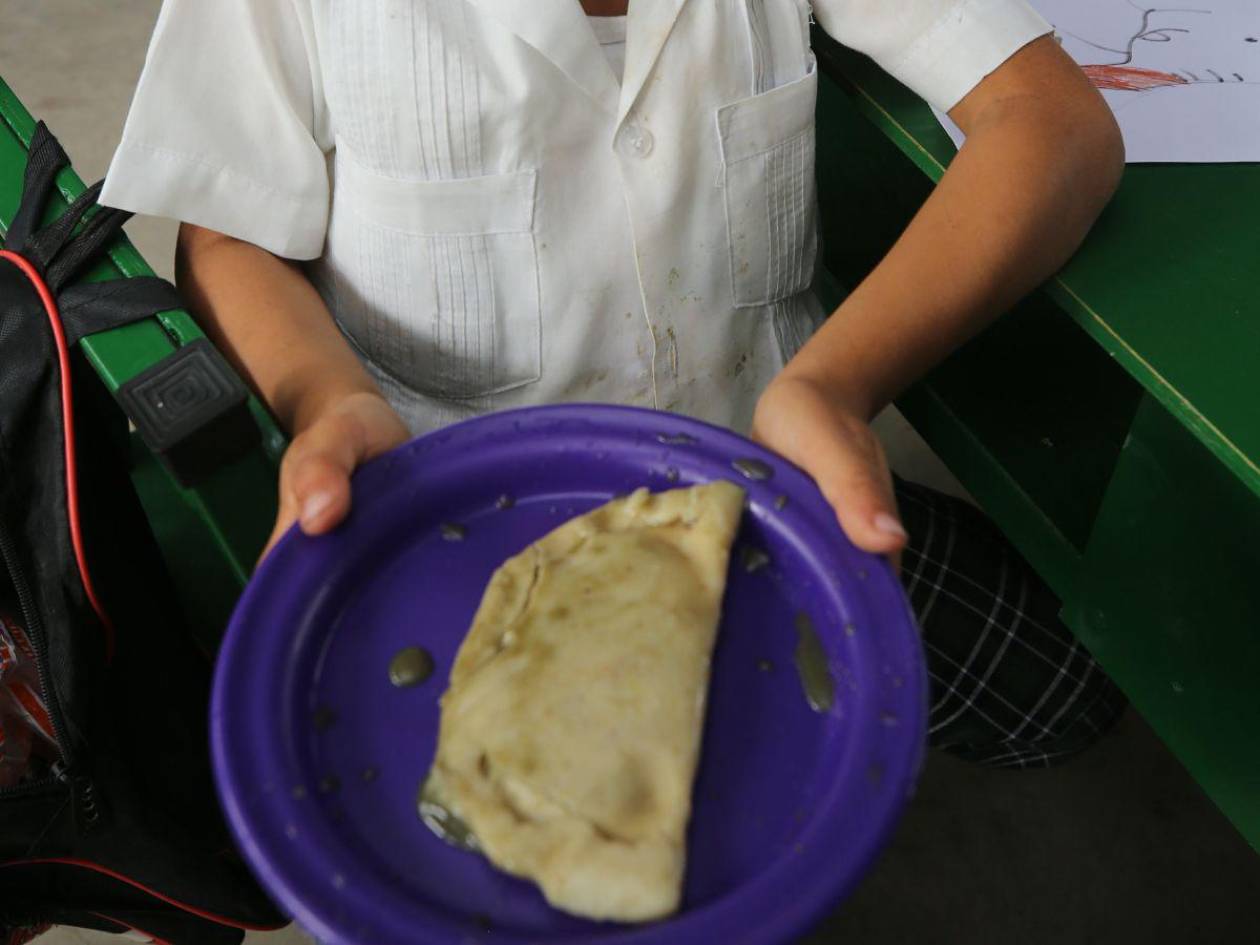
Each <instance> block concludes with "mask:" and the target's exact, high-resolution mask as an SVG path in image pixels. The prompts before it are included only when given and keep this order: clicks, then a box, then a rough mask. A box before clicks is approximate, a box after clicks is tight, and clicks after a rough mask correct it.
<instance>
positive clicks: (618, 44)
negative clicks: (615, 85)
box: [586, 16, 626, 82]
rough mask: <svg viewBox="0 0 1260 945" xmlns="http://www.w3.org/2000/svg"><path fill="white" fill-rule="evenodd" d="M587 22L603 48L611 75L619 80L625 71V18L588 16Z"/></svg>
mask: <svg viewBox="0 0 1260 945" xmlns="http://www.w3.org/2000/svg"><path fill="white" fill-rule="evenodd" d="M586 19H587V22H588V23H590V24H591V29H592V30H594V31H595V38H596V39H597V40H598V41H599V46H600V48H601V49H602V50H604V55H605V56H606V57H607V59H608V64H609V65H610V66H612V71H613V75H615V76H616V77H617V81H618V82H620V81H621V77H622V75H624V74H625V71H626V18H625V17H624V16H588V17H587V18H586Z"/></svg>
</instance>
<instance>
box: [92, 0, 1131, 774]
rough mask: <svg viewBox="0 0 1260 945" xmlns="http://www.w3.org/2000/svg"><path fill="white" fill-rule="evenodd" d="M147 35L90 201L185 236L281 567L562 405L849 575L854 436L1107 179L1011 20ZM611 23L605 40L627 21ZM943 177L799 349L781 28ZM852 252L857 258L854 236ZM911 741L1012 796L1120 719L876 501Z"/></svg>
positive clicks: (461, 25)
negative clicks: (727, 441)
mask: <svg viewBox="0 0 1260 945" xmlns="http://www.w3.org/2000/svg"><path fill="white" fill-rule="evenodd" d="M626 8H627V2H626V0H581V2H579V0H359V2H354V3H338V2H333V0H214V2H213V3H206V2H203V0H166V2H165V4H164V6H163V8H162V12H161V14H160V16H159V18H158V23H157V27H156V29H155V32H154V36H153V39H152V43H151V46H150V49H149V54H148V58H147V61H146V63H145V68H144V73H143V75H142V76H141V79H140V83H139V86H138V89H137V91H136V96H135V100H134V102H133V104H132V108H131V113H130V115H129V117H128V119H127V124H126V128H125V131H124V134H123V139H122V143H121V144H120V146H119V148H118V151H117V153H116V155H115V157H114V160H113V163H112V165H111V167H110V170H109V174H108V177H107V180H106V187H105V191H104V194H103V197H102V200H103V201H104V202H105V203H108V204H111V205H113V206H118V207H123V208H126V209H129V210H135V211H138V212H141V213H150V214H158V215H165V216H170V217H174V218H176V219H179V220H181V221H183V224H184V225H183V226H182V227H181V230H180V237H179V243H178V247H177V256H176V267H177V277H178V281H179V284H180V287H181V289H182V290H183V291H184V293H185V295H186V297H187V298H188V301H189V303H190V305H191V306H192V308H193V309H194V310H195V312H196V313H197V314H198V316H199V317H200V320H201V322H202V324H203V325H204V326H205V328H206V329H207V331H208V332H209V333H210V334H211V335H212V337H213V338H214V340H215V341H216V342H217V343H218V345H219V346H220V348H221V349H222V350H223V351H225V352H226V353H227V354H228V356H229V357H231V358H232V359H233V361H234V362H235V364H236V365H237V367H238V368H239V370H240V371H241V372H242V374H243V375H244V376H245V377H247V378H248V379H249V380H250V382H251V383H252V384H253V386H254V387H255V389H256V390H257V391H258V392H259V393H260V394H261V396H262V397H263V398H265V399H266V401H267V402H268V404H270V406H271V408H272V410H273V411H274V412H275V414H276V416H277V417H278V418H279V420H280V422H281V423H282V424H283V425H284V426H285V427H287V429H288V430H289V431H290V432H291V434H292V435H293V440H292V445H291V446H290V447H289V451H288V453H287V455H286V457H285V460H284V463H283V465H282V469H281V486H280V490H281V491H280V514H279V520H278V522H277V524H276V535H279V534H280V533H281V532H282V531H283V530H284V529H285V528H286V527H287V526H289V525H290V524H292V523H293V522H294V521H295V520H296V521H298V522H300V524H301V527H302V528H303V529H304V530H305V531H307V532H308V533H312V534H315V533H320V532H323V531H327V530H328V529H329V528H332V527H333V526H334V525H335V524H336V523H337V522H338V521H340V519H341V518H342V517H343V516H344V515H345V514H346V511H347V508H348V505H349V501H350V499H349V496H350V493H349V486H348V477H349V475H350V473H351V471H352V470H353V469H354V467H355V466H356V465H357V464H358V463H360V462H362V461H364V460H366V459H368V458H370V457H372V456H374V455H377V454H379V453H381V452H383V451H385V450H387V449H389V448H391V447H393V446H395V445H397V444H399V443H401V442H403V441H404V440H406V439H407V438H408V437H409V436H410V435H412V434H414V433H419V432H422V431H425V430H428V429H432V428H434V427H437V426H440V425H443V424H446V423H449V422H451V421H453V420H456V419H460V418H463V417H468V416H473V415H476V414H478V413H483V412H485V411H488V410H498V409H503V408H507V407H514V406H520V405H525V404H536V403H544V402H550V401H562V400H601V401H614V402H620V403H629V404H638V405H641V406H648V407H659V408H661V409H665V410H676V411H679V412H682V413H686V414H691V415H695V416H699V417H701V418H703V419H706V420H710V421H713V422H716V423H720V424H724V425H727V426H731V427H734V428H736V429H743V430H751V432H752V433H753V435H754V436H756V437H758V438H759V439H760V440H761V441H763V442H764V443H766V444H767V445H768V446H770V447H771V448H773V449H776V450H778V451H779V452H780V453H782V454H783V455H785V456H786V457H788V458H789V459H791V460H793V461H795V462H796V463H797V464H799V465H800V466H802V467H803V468H804V469H806V470H807V471H808V472H809V473H810V474H812V475H813V476H814V478H815V479H816V480H817V482H818V484H819V486H820V487H821V489H822V491H823V493H824V494H825V495H826V496H827V498H828V500H829V501H830V502H831V504H832V505H833V506H834V508H835V511H836V515H837V516H838V518H839V521H840V524H841V525H842V527H843V528H844V530H845V531H846V532H847V533H848V535H849V536H850V537H851V538H852V539H853V541H854V542H856V543H857V544H858V545H860V546H861V547H863V548H866V549H868V550H871V551H874V552H878V553H884V554H890V555H897V554H898V553H900V552H902V550H903V548H905V545H906V541H907V534H906V531H905V529H904V527H903V525H902V523H901V520H900V519H899V517H898V511H897V502H896V500H895V498H894V485H893V479H892V477H891V475H890V473H889V471H888V468H887V465H886V463H885V460H884V457H883V453H882V450H881V448H880V445H879V443H878V442H877V441H876V439H875V437H874V436H873V435H872V433H871V430H870V428H869V426H868V421H869V419H870V418H871V417H872V416H873V415H874V414H875V413H876V412H877V411H878V410H880V409H881V408H882V407H883V406H884V405H885V404H887V403H888V402H889V400H890V399H891V398H892V397H893V396H894V395H895V394H897V393H898V392H899V391H900V390H901V389H902V388H903V387H905V386H906V385H907V384H909V383H910V382H912V381H913V380H914V379H915V378H916V377H918V376H920V375H921V374H922V373H924V372H925V371H926V370H928V369H929V368H930V367H931V366H932V365H933V364H935V363H936V362H937V361H939V360H941V359H942V358H944V357H945V356H946V355H947V354H948V353H949V352H950V351H951V350H953V349H954V348H955V347H957V346H958V345H959V344H960V343H961V342H962V341H964V340H965V339H966V338H967V337H969V336H970V335H971V334H973V333H974V332H976V331H977V330H979V329H980V328H982V327H983V326H984V325H985V324H986V323H987V322H989V321H990V320H991V319H993V318H994V317H996V316H997V315H998V314H999V313H1000V312H1002V311H1003V310H1005V309H1006V308H1008V307H1009V306H1010V305H1011V304H1012V303H1013V302H1015V301H1016V300H1017V299H1018V298H1019V297H1020V296H1021V295H1023V294H1024V293H1025V292H1027V291H1028V290H1029V289H1031V288H1032V287H1034V286H1035V285H1036V284H1037V283H1038V282H1040V281H1041V280H1042V279H1044V278H1045V277H1046V276H1048V275H1049V274H1050V273H1052V272H1053V271H1054V270H1055V269H1056V268H1057V267H1058V266H1059V265H1061V264H1062V262H1063V261H1064V260H1065V259H1066V258H1067V257H1068V255H1069V254H1070V253H1071V252H1072V251H1073V250H1074V249H1075V247H1076V246H1077V244H1078V243H1079V242H1080V240H1081V239H1082V237H1083V236H1084V234H1085V232H1086V230H1087V229H1088V227H1089V225H1090V224H1091V223H1092V221H1093V219H1094V218H1095V216H1096V215H1097V213H1098V212H1099V210H1100V209H1101V207H1102V206H1103V204H1104V203H1105V201H1106V199H1107V198H1108V197H1109V195H1110V194H1111V192H1112V190H1113V189H1114V187H1115V185H1116V183H1117V181H1118V179H1119V175H1120V172H1121V169H1122V166H1123V153H1122V147H1121V144H1120V139H1119V135H1118V132H1117V130H1116V126H1115V122H1114V120H1113V119H1112V117H1111V114H1110V112H1109V111H1108V110H1107V108H1106V106H1105V105H1104V104H1103V102H1102V101H1101V99H1100V98H1099V96H1098V94H1097V93H1096V92H1095V91H1094V90H1093V89H1092V88H1091V86H1090V84H1089V82H1088V81H1087V80H1086V79H1085V78H1084V76H1083V75H1082V73H1081V71H1080V70H1079V69H1078V68H1077V67H1076V66H1075V65H1074V64H1073V63H1072V62H1071V60H1070V59H1068V58H1067V57H1066V55H1065V54H1064V53H1062V52H1061V51H1060V50H1059V48H1058V47H1057V45H1056V44H1055V42H1054V41H1053V39H1052V37H1050V36H1049V35H1047V34H1048V33H1049V32H1050V27H1049V25H1048V24H1047V23H1045V22H1044V21H1043V20H1042V19H1041V18H1040V17H1039V16H1038V15H1037V14H1036V13H1034V12H1033V11H1032V10H1031V8H1029V7H1028V6H1027V5H1026V4H1025V2H1024V0H816V2H815V3H814V4H813V8H812V11H811V8H810V4H809V3H808V2H806V0H633V2H632V3H630V4H629V10H628V11H627V9H626ZM627 12H628V16H627V15H626V14H627ZM811 12H812V14H813V16H816V17H817V19H818V22H819V23H820V24H821V25H822V27H823V28H824V29H826V30H827V31H828V32H829V33H831V34H832V35H834V36H835V37H836V38H837V39H839V40H840V41H842V42H844V43H846V44H848V45H850V46H852V47H855V48H857V49H859V50H862V51H864V52H866V53H868V54H869V55H871V56H872V57H873V58H875V60H876V61H877V62H879V63H880V64H881V65H882V66H883V67H884V68H885V69H887V70H888V71H889V72H891V73H892V74H893V75H894V76H896V77H897V78H899V79H900V80H901V81H903V82H905V83H906V84H907V85H909V86H910V87H911V88H912V89H914V90H915V91H916V92H918V93H919V94H921V95H922V96H924V97H925V98H926V99H928V100H929V101H930V102H932V103H933V104H935V105H937V106H939V107H941V108H943V109H946V110H948V112H949V114H950V116H951V117H952V118H953V119H954V120H955V121H956V122H957V124H958V125H960V126H961V127H962V128H963V130H964V131H965V132H966V133H967V143H966V145H965V147H964V148H963V149H962V151H961V152H960V153H959V155H958V157H957V158H956V159H955V161H954V162H953V164H952V165H951V167H950V169H949V171H948V173H947V174H946V175H945V176H944V178H943V179H942V181H941V183H940V185H939V186H938V187H937V188H936V191H935V193H934V194H933V195H932V197H931V198H930V199H929V200H928V201H927V203H926V204H925V205H924V206H923V208H922V210H921V211H920V212H919V214H918V215H917V216H916V217H915V219H914V221H913V222H912V223H911V224H910V226H909V227H908V228H907V230H906V232H905V234H904V235H903V236H902V237H901V239H900V240H899V241H898V243H897V244H896V246H895V247H894V248H893V249H892V250H891V251H890V252H889V254H888V256H887V257H886V258H885V259H884V260H883V262H882V263H881V264H880V265H879V266H878V267H877V268H876V269H875V270H874V271H873V272H872V273H871V274H870V276H869V277H868V278H867V279H866V280H865V281H864V282H863V283H862V284H861V285H860V286H858V287H857V289H856V290H855V291H854V292H853V293H852V294H851V295H850V296H849V297H848V299H846V300H845V302H844V304H843V305H841V306H840V308H839V309H838V310H837V311H836V312H835V313H833V314H832V315H831V317H830V318H829V319H826V320H825V322H824V319H823V317H822V316H823V313H822V312H821V311H820V309H819V306H818V303H817V302H816V300H815V298H814V296H813V295H812V293H811V292H810V284H811V282H812V279H813V276H814V270H815V255H816V247H817V243H816V235H815V206H814V167H813V162H814V149H813V143H814V131H813V120H814V103H815V95H816V89H817V73H816V67H815V62H814V58H813V55H812V54H811V52H810V49H809V21H810V18H811ZM859 225H860V224H859ZM898 491H899V493H900V498H901V499H902V511H903V514H904V515H905V516H906V518H907V520H908V521H909V522H910V523H911V524H912V525H913V526H914V528H913V529H912V535H913V536H914V537H913V538H912V539H911V543H910V546H909V548H908V549H906V550H905V552H904V558H903V561H904V564H905V565H906V575H905V580H906V583H907V587H908V589H909V591H910V593H911V597H912V600H913V601H914V603H915V604H916V607H917V608H918V610H919V617H920V621H921V623H922V624H923V628H924V636H925V642H926V644H927V650H928V655H929V666H930V670H931V675H932V678H933V686H934V692H933V713H932V725H933V740H934V742H935V743H936V744H941V745H946V746H949V747H952V748H953V749H954V750H956V751H958V752H960V753H962V754H964V755H966V756H968V757H972V758H975V759H978V760H987V761H990V762H992V763H997V764H1008V765H1018V766H1023V765H1029V764H1045V763H1049V761H1051V760H1053V759H1054V758H1055V757H1059V756H1062V755H1064V754H1067V753H1070V752H1071V751H1074V750H1076V749H1077V748H1079V747H1081V746H1082V745H1084V744H1086V743H1088V741H1090V740H1091V739H1092V738H1093V737H1094V736H1096V734H1097V733H1098V732H1099V731H1100V730H1101V729H1103V728H1105V727H1106V726H1107V725H1108V724H1110V722H1111V721H1112V720H1114V718H1115V716H1116V714H1117V713H1118V711H1119V707H1120V706H1121V705H1122V701H1121V700H1120V699H1119V697H1118V694H1117V693H1116V691H1115V689H1114V687H1113V686H1112V685H1111V683H1110V682H1109V681H1108V680H1106V678H1105V677H1104V676H1102V674H1101V673H1100V672H1099V671H1098V669H1097V668H1096V666H1095V665H1094V664H1093V662H1092V661H1091V660H1090V658H1089V657H1088V655H1087V654H1085V653H1084V652H1083V651H1082V650H1081V648H1080V647H1079V646H1077V645H1076V644H1075V642H1074V641H1073V640H1072V638H1071V636H1070V634H1069V633H1068V631H1067V630H1066V629H1065V628H1064V627H1063V626H1062V625H1061V624H1060V623H1059V622H1058V621H1057V617H1056V611H1057V602H1056V601H1054V599H1053V597H1052V595H1050V594H1049V592H1048V591H1047V590H1046V589H1045V587H1044V586H1043V585H1041V584H1040V583H1039V582H1038V581H1037V580H1036V578H1035V577H1034V576H1033V575H1031V574H1030V573H1029V572H1028V569H1027V566H1026V565H1024V564H1023V563H1022V562H1021V561H1019V559H1018V557H1017V556H1016V555H1015V554H1014V553H1013V552H1011V551H1010V550H1009V549H1008V548H1007V547H1006V546H1005V545H1004V544H1002V543H1001V542H1000V540H999V538H998V537H997V536H996V534H995V533H994V532H993V530H992V528H991V526H988V525H987V523H985V522H984V521H983V519H981V518H980V517H979V516H977V515H975V513H973V512H972V511H971V510H970V509H967V508H965V507H955V506H954V505H952V504H951V505H948V506H947V505H946V502H947V500H944V499H943V498H942V497H940V496H937V495H935V494H934V493H930V492H928V491H926V490H922V489H918V488H915V487H910V486H899V488H898Z"/></svg>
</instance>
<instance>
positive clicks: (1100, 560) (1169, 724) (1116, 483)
mask: <svg viewBox="0 0 1260 945" xmlns="http://www.w3.org/2000/svg"><path fill="white" fill-rule="evenodd" d="M1258 540H1260V502H1257V501H1256V497H1255V495H1254V493H1252V492H1251V491H1250V490H1249V489H1248V488H1247V487H1246V485H1244V484H1243V483H1242V482H1241V481H1240V480H1239V478H1238V477H1237V476H1236V475H1234V474H1233V471H1232V470H1230V469H1229V468H1227V467H1226V466H1225V465H1223V464H1222V463H1221V462H1219V460H1218V458H1217V457H1216V456H1215V455H1214V454H1213V453H1212V452H1210V451H1209V450H1208V449H1207V448H1206V447H1205V446H1204V445H1203V444H1202V442H1201V441H1199V440H1198V439H1197V438H1196V437H1194V436H1193V435H1192V434H1191V433H1190V432H1189V431H1188V430H1187V429H1186V427H1185V425H1184V424H1183V423H1182V422H1181V418H1179V417H1174V416H1173V415H1172V414H1171V413H1170V412H1169V411H1167V410H1166V409H1165V408H1164V407H1163V406H1162V405H1160V404H1158V403H1156V402H1155V401H1154V400H1153V399H1151V398H1149V397H1147V398H1145V399H1144V400H1143V402H1142V405H1141V407H1140V408H1139V410H1138V413H1137V416H1136V418H1135V420H1134V423H1133V429H1132V433H1131V435H1130V438H1129V441H1128V442H1127V443H1126V445H1125V447H1124V450H1123V452H1122V453H1121V458H1120V463H1119V465H1118V467H1117V469H1116V475H1115V477H1114V479H1113V480H1112V483H1111V488H1110V489H1109V490H1108V492H1107V496H1106V498H1105V500H1104V503H1103V506H1102V509H1101V512H1100V514H1099V516H1098V520H1097V522H1096V524H1095V527H1094V533H1093V536H1092V537H1091V539H1090V542H1089V547H1088V549H1087V550H1086V553H1085V556H1084V560H1083V562H1082V567H1081V569H1080V578H1079V585H1078V587H1077V589H1076V591H1075V593H1074V594H1073V595H1072V598H1071V600H1069V602H1068V603H1067V606H1066V607H1065V610H1064V618H1065V619H1066V620H1067V622H1068V624H1069V626H1071V627H1072V629H1073V630H1074V631H1075V632H1076V633H1077V634H1078V635H1079V636H1080V638H1081V639H1082V640H1083V641H1084V643H1085V644H1086V645H1087V646H1088V647H1089V649H1090V651H1091V652H1092V653H1094V654H1095V656H1096V657H1097V658H1098V660H1099V662H1100V663H1102V665H1103V666H1104V667H1105V668H1106V670H1107V671H1108V673H1110V674H1111V675H1112V676H1113V677H1114V678H1115V680H1116V681H1117V682H1118V683H1119V684H1120V685H1121V687H1122V688H1123V689H1124V690H1125V692H1126V693H1127V694H1128V695H1129V697H1130V699H1132V700H1133V702H1134V704H1135V705H1137V706H1138V707H1139V708H1140V709H1141V711H1142V715H1143V716H1144V717H1145V718H1146V719H1147V720H1148V721H1149V722H1150V723H1151V725H1152V727H1153V728H1154V729H1155V730H1156V731H1157V732H1159V734H1160V737H1161V738H1163V739H1164V741H1165V742H1167V744H1168V746H1169V748H1171V749H1172V750H1173V752H1175V753H1176V755H1177V757H1178V758H1180V759H1181V761H1182V763H1184V764H1185V765H1186V767H1187V768H1188V769H1189V770H1190V771H1191V772H1192V773H1193V774H1194V776H1195V778H1196V779H1197V780H1198V782H1199V784H1200V785H1202V786H1203V788H1204V789H1205V790H1206V791H1207V793H1208V794H1209V795H1210V796H1211V797H1212V799H1213V800H1214V801H1215V802H1216V803H1217V804H1218V805H1220V807H1221V809H1222V810H1223V811H1224V812H1225V813H1226V815H1227V816H1229V817H1230V819H1231V820H1232V821H1233V823H1234V825H1235V826H1236V827H1237V828H1238V829H1239V831H1240V832H1241V833H1242V834H1243V836H1245V837H1246V838H1247V840H1248V841H1249V842H1250V843H1251V844H1252V846H1254V847H1256V848H1257V849H1258V850H1260V696H1258V692H1260V580H1257V577H1256V564H1257V562H1258V561H1260V555H1258V554H1257V550H1256V549H1257V541H1258Z"/></svg>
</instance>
